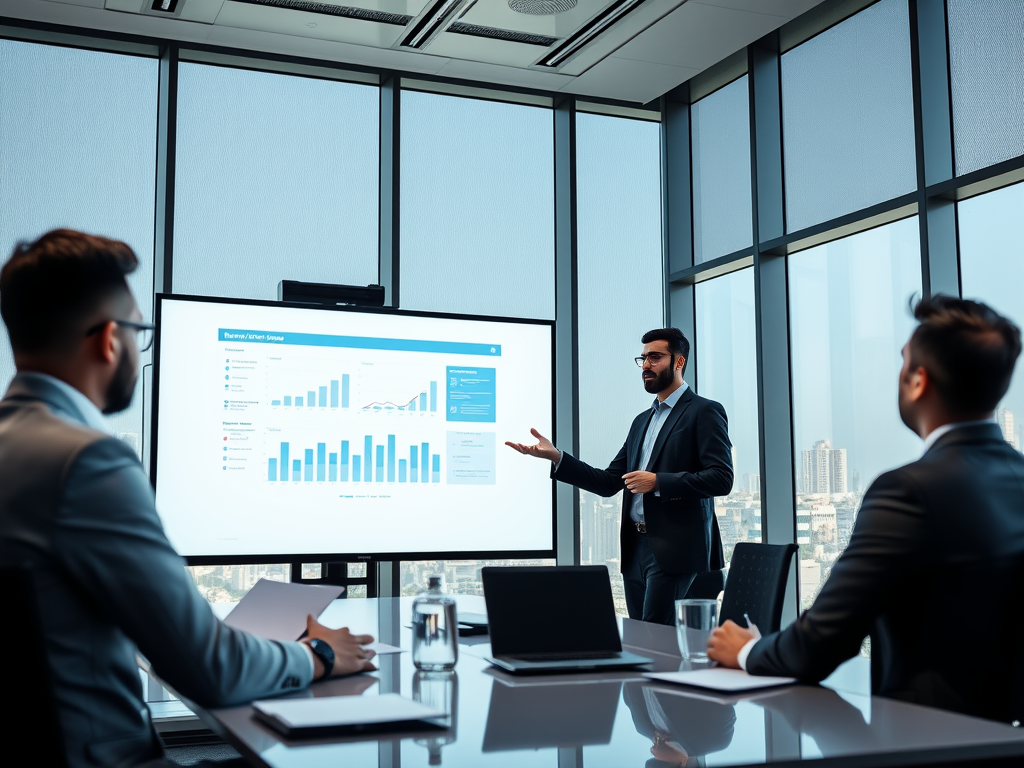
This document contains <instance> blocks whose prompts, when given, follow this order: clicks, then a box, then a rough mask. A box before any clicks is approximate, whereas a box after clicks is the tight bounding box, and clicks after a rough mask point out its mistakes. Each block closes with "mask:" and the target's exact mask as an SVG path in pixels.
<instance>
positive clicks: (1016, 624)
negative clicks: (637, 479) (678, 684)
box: [708, 296, 1024, 722]
mask: <svg viewBox="0 0 1024 768" xmlns="http://www.w3.org/2000/svg"><path fill="white" fill-rule="evenodd" d="M914 316H915V317H916V318H917V320H918V321H919V323H920V324H919V325H918V327H917V328H916V329H915V330H914V333H913V335H912V336H911V337H910V341H909V342H907V344H906V345H905V346H904V348H903V368H902V370H901V371H900V375H899V410H900V416H901V418H902V419H903V422H904V423H905V424H906V425H907V426H908V427H909V428H910V429H911V430H913V431H914V432H916V433H917V434H918V435H920V436H921V438H922V439H924V441H925V442H924V455H923V456H922V457H921V458H920V459H918V460H917V461H915V462H913V463H911V464H907V465H906V466H904V467H900V468H899V469H896V470H893V471H891V472H886V473H885V474H883V475H881V476H880V477H879V478H878V479H877V480H875V482H874V483H872V485H871V487H870V488H869V489H868V492H867V494H866V495H865V496H864V503H863V505H862V506H861V509H860V513H859V514H858V516H857V523H856V526H855V527H854V530H853V535H852V536H851V538H850V544H849V546H848V547H847V548H846V551H845V552H844V553H843V554H842V556H841V557H840V558H839V560H838V561H836V564H835V566H834V567H833V569H832V574H831V576H830V577H829V579H828V581H827V582H826V583H825V585H824V586H823V587H822V589H821V593H820V594H819V595H818V598H817V599H816V600H815V601H814V605H812V606H811V608H810V609H809V610H808V611H806V612H805V613H804V614H803V615H802V616H801V617H800V618H799V619H797V621H796V622H794V623H793V624H792V625H791V626H789V627H787V628H786V629H784V630H783V631H782V632H777V633H774V634H772V635H768V636H766V637H764V638H761V639H760V640H755V639H754V638H753V636H752V635H751V633H750V632H749V631H747V630H746V629H743V628H741V627H739V626H737V625H736V624H734V623H733V622H731V621H727V622H726V623H725V624H724V625H723V626H722V627H720V628H719V629H717V630H715V632H714V633H713V634H712V637H711V641H710V643H709V646H708V654H709V656H710V657H711V658H712V659H714V660H715V661H718V662H719V663H720V664H723V665H725V666H729V667H743V668H745V669H746V670H747V671H748V672H751V673H753V674H762V675H791V676H795V677H797V678H799V679H800V680H803V681H807V682H816V681H819V680H822V679H823V678H825V677H826V676H828V675H829V674H830V673H831V672H832V670H834V669H835V668H836V667H837V666H838V665H839V664H840V663H842V662H843V661H845V660H846V659H849V658H851V657H852V656H855V655H856V654H857V653H858V652H859V651H860V647H861V642H862V641H863V639H864V637H865V636H866V635H870V636H871V686H872V691H873V692H874V693H875V694H878V695H882V696H889V697H892V698H896V699H902V700H904V701H909V702H914V703H917V704H925V705H928V706H934V707H941V708H943V709H949V710H953V711H957V712H963V713H966V714H970V715H976V716H978V717H986V718H990V719H993V720H1002V721H1004V722H1007V721H1011V720H1013V719H1015V718H1019V717H1020V716H1021V713H1020V706H1021V694H1022V693H1024V691H1021V690H1020V686H1021V681H1022V677H1021V676H1022V673H1024V670H1022V664H1024V653H1022V648H1024V639H1022V634H1021V633H1022V631H1024V592H1022V589H1021V588H1022V586H1024V456H1021V454H1020V453H1018V452H1017V451H1015V450H1014V449H1013V448H1012V447H1010V446H1009V445H1007V443H1006V442H1005V441H1004V440H1003V437H1002V434H1001V433H1000V429H999V426H998V425H997V424H996V423H995V422H994V420H993V412H994V410H995V408H996V406H997V405H998V403H999V401H1000V399H1002V397H1003V395H1005V394H1006V391H1007V389H1008V388H1009V385H1010V379H1011V376H1012V375H1013V367H1014V364H1015V363H1016V361H1017V357H1018V356H1019V355H1020V352H1021V334H1020V329H1019V328H1017V326H1015V325H1014V324H1013V323H1011V322H1010V321H1008V320H1007V319H1006V318H1004V317H1001V316H1000V315H998V314H997V313H996V312H994V311H993V310H992V309H990V308H989V307H987V306H986V305H984V304H980V303H978V302H974V301H963V300H961V299H955V298H949V297H945V296H937V297H935V298H932V299H926V300H924V301H921V302H920V303H918V304H917V306H916V308H915V309H914ZM1015 697H1016V699H1015Z"/></svg>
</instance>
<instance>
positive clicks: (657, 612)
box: [506, 328, 733, 624]
mask: <svg viewBox="0 0 1024 768" xmlns="http://www.w3.org/2000/svg"><path fill="white" fill-rule="evenodd" d="M641 341H642V342H643V345H644V347H643V353H642V354H641V355H640V357H638V358H636V362H637V365H639V366H640V367H641V369H642V370H643V384H644V389H646V390H647V391H648V392H650V393H651V394H652V395H656V396H657V397H655V400H654V403H653V404H652V405H651V407H650V408H648V409H647V410H645V411H643V412H642V413H640V414H639V415H638V416H637V417H636V418H635V419H633V424H632V425H631V426H630V428H629V434H628V436H627V437H626V442H625V443H624V444H623V446H622V448H621V449H620V450H619V452H618V454H617V455H616V456H615V458H614V459H612V462H611V464H610V465H609V466H608V468H607V469H597V468H595V467H592V466H590V465H589V464H586V463H584V462H582V461H580V460H579V459H577V458H575V457H573V456H570V455H569V454H568V453H564V452H562V451H559V450H558V449H557V448H555V446H554V445H552V444H551V441H550V440H548V439H547V438H546V437H544V436H543V435H541V434H540V433H539V432H537V430H531V431H532V433H533V436H534V437H536V438H537V439H538V441H539V442H537V443H536V444H535V445H523V444H521V443H506V445H509V446H511V447H512V448H514V449H515V450H517V451H519V452H520V453H523V454H527V455H530V456H537V457H539V458H543V459H548V460H550V461H551V462H552V463H553V465H554V467H553V469H552V477H554V478H555V479H556V480H560V481H562V482H565V483H569V484H571V485H575V486H577V487H579V488H582V489H583V490H585V491H589V492H590V493H596V494H597V495H599V496H614V495H615V494H616V493H618V492H619V491H623V490H625V491H626V492H627V493H626V494H625V496H624V497H623V509H622V524H621V529H620V531H621V532H620V538H619V543H620V558H621V568H622V577H623V582H624V586H625V591H626V608H627V610H628V611H629V615H630V618H633V619H642V620H643V621H651V622H655V623H658V624H672V623H674V616H673V610H674V604H675V600H676V599H678V598H681V597H683V595H685V594H686V590H687V589H688V588H689V586H690V584H691V582H692V581H693V579H694V577H695V576H696V575H697V574H699V573H704V572H706V571H709V570H717V569H719V568H723V567H724V565H725V563H724V560H725V558H724V553H723V551H722V539H721V535H720V533H719V531H718V521H717V520H716V519H715V503H714V497H715V496H725V495H726V494H728V493H729V491H730V490H731V489H732V480H733V468H732V451H731V449H732V443H730V442H729V430H728V423H727V419H726V415H725V409H724V408H722V406H721V405H720V404H719V403H716V402H714V401H712V400H707V399H705V398H703V397H700V396H699V395H696V394H694V393H693V390H692V389H690V387H689V385H688V384H687V383H686V382H685V381H683V372H684V370H685V369H686V360H687V358H688V357H689V355H690V342H689V341H687V339H686V337H685V336H683V334H682V333H681V332H680V331H679V329H677V328H659V329H657V330H653V331H648V332H647V333H645V334H644V335H643V338H642V339H641Z"/></svg>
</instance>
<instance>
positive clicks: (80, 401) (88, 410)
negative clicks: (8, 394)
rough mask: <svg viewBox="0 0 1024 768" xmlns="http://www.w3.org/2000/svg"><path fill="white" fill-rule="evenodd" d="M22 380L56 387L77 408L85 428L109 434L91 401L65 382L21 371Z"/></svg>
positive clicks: (34, 372)
mask: <svg viewBox="0 0 1024 768" xmlns="http://www.w3.org/2000/svg"><path fill="white" fill-rule="evenodd" d="M18 376H19V377H21V378H22V379H29V380H31V379H33V378H34V379H36V380H37V381H45V382H47V383H48V384H49V385H50V386H53V387H56V388H57V389H59V390H60V391H61V392H63V393H64V395H65V396H66V397H67V398H68V399H70V400H71V402H72V403H74V405H75V407H76V408H78V410H79V412H80V413H81V414H82V420H83V421H84V422H85V425H86V426H87V427H91V428H92V429H96V430H99V431H100V432H106V433H107V434H108V435H109V434H110V425H109V424H108V423H107V420H106V419H105V418H104V417H103V414H102V413H101V412H100V409H99V408H97V407H96V405H95V404H94V403H93V401H92V400H90V399H89V398H88V397H86V396H85V395H83V394H82V393H81V392H79V391H78V390H77V389H75V388H74V387H72V386H71V385H70V384H68V383H67V382H66V381H61V380H60V379H58V378H57V377H55V376H51V375H50V374H48V373H39V372H37V371H22V372H19V374H18Z"/></svg>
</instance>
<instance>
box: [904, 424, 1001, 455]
mask: <svg viewBox="0 0 1024 768" xmlns="http://www.w3.org/2000/svg"><path fill="white" fill-rule="evenodd" d="M995 423H996V420H995V419H978V420H976V421H954V422H951V423H949V424H943V425H942V426H941V427H939V428H938V429H933V430H932V431H931V433H930V434H929V435H928V437H926V438H925V440H924V445H923V446H922V448H921V455H922V456H924V455H925V454H926V453H928V451H929V450H930V449H931V447H932V446H933V445H935V443H936V442H937V441H938V439H939V438H940V437H942V436H943V435H945V434H947V433H948V432H952V431H953V430H954V429H960V428H961V427H978V426H981V425H982V424H995Z"/></svg>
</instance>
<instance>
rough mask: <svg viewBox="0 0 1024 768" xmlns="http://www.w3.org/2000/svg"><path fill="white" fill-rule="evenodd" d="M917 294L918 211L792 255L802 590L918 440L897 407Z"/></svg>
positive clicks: (812, 583)
mask: <svg viewBox="0 0 1024 768" xmlns="http://www.w3.org/2000/svg"><path fill="white" fill-rule="evenodd" d="M920 291H921V254H920V245H919V239H918V221H917V218H916V217H913V218H909V219H904V220H902V221H898V222H895V223H893V224H889V225H887V226H884V227H879V228H877V229H872V230H869V231H867V232H861V233H860V234H857V235H852V236H851V237H847V238H844V239H842V240H836V241H834V242H831V243H828V244H826V245H821V246H818V247H816V248H811V249H809V250H806V251H801V252H800V253H796V254H793V255H792V256H790V257H789V309H790V314H789V320H790V338H791V340H792V364H791V366H790V369H791V371H792V376H793V430H794V433H793V441H794V445H793V448H794V450H795V467H794V471H795V475H796V482H797V532H796V533H797V543H798V544H800V546H801V552H803V553H804V554H802V555H801V557H802V558H803V559H804V561H805V562H804V563H803V564H802V565H801V579H802V583H801V591H800V594H801V598H802V599H803V602H804V606H808V605H810V603H811V601H813V600H814V596H815V595H816V594H817V592H818V589H819V588H820V586H821V582H822V581H823V580H824V578H825V577H826V575H827V574H828V570H829V569H830V568H831V566H832V563H833V562H834V561H835V559H836V558H837V557H838V556H839V554H840V553H841V552H842V551H843V549H844V548H845V547H846V543H847V541H849V537H850V533H851V531H852V528H853V522H854V519H855V517H856V513H857V510H858V509H859V508H860V503H861V500H862V499H863V496H864V491H865V490H867V488H868V486H870V485H871V482H872V481H873V480H874V479H875V478H876V477H877V476H878V475H879V474H881V473H882V472H884V471H886V470H888V469H892V468H893V467H897V466H900V465H902V464H905V463H907V462H909V461H913V460H914V459H915V458H916V457H917V456H918V455H919V453H920V450H921V441H920V440H919V439H918V437H917V436H916V435H915V434H914V433H912V432H911V431H910V430H909V429H907V428H906V427H905V426H904V425H903V422H902V421H901V420H900V416H899V411H898V409H897V406H896V394H897V380H898V377H899V371H900V367H901V365H902V358H901V355H900V351H901V350H902V348H903V345H904V343H905V342H906V341H907V339H908V338H909V337H910V333H911V331H912V330H913V329H914V325H915V322H914V319H913V317H912V316H911V314H910V310H909V305H908V302H909V300H910V297H911V296H913V295H915V294H919V293H920Z"/></svg>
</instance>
